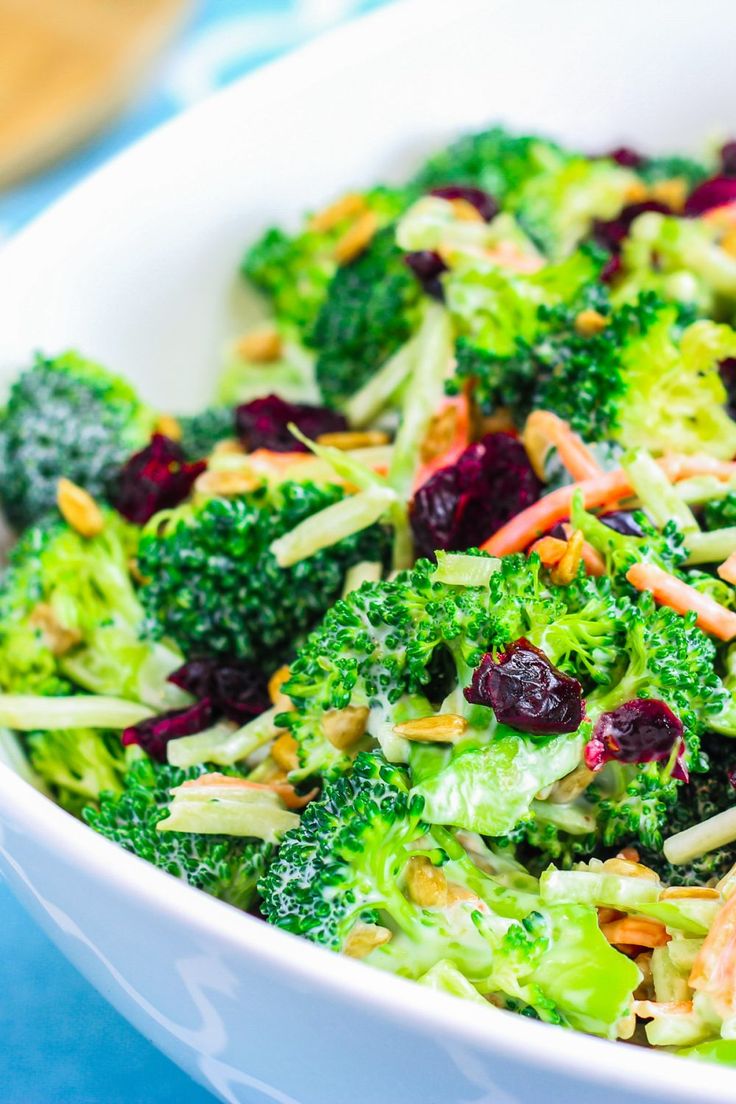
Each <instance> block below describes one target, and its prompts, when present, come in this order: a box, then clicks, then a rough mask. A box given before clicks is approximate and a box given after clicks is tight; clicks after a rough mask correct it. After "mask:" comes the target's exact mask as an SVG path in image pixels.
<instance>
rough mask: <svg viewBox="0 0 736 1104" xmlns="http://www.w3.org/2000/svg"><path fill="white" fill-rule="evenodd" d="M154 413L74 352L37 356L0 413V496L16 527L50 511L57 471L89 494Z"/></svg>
mask: <svg viewBox="0 0 736 1104" xmlns="http://www.w3.org/2000/svg"><path fill="white" fill-rule="evenodd" d="M154 421H155V415H154V414H153V411H152V410H150V408H149V407H148V406H146V405H145V404H144V403H143V402H141V400H140V399H139V398H138V396H137V395H136V393H135V391H134V390H133V388H132V387H131V386H130V384H128V383H126V382H125V381H124V380H122V379H120V378H119V377H117V376H114V375H112V374H110V373H109V372H107V371H106V370H105V369H104V368H102V367H100V366H99V365H98V364H94V363H92V362H91V361H88V360H84V359H83V358H82V357H81V356H79V355H78V354H77V353H65V354H64V355H63V356H59V357H56V358H55V359H53V360H49V359H45V358H43V357H38V358H37V360H36V362H35V364H34V365H33V366H32V367H31V368H29V369H28V370H27V371H25V372H23V373H22V374H21V375H20V377H19V378H18V379H17V380H16V382H15V383H14V384H13V387H12V388H11V391H10V397H9V399H8V404H7V406H6V408H5V410H4V412H3V413H2V415H0V500H1V501H2V505H3V509H4V510H5V513H6V514H7V516H8V519H9V520H10V522H11V524H12V525H14V526H15V527H16V528H18V529H20V528H23V527H24V526H26V525H30V524H31V523H32V522H34V521H36V520H37V519H39V518H40V517H41V516H42V515H43V514H45V513H47V512H48V511H50V510H53V509H54V507H55V505H56V485H57V482H58V480H59V478H60V477H61V476H66V478H67V479H70V480H71V481H72V482H73V483H77V484H78V485H79V486H81V487H85V488H86V489H87V490H88V491H89V492H90V494H92V495H93V496H94V497H96V498H101V499H104V498H106V497H107V495H108V491H109V488H110V481H111V479H112V477H113V475H114V474H115V472H116V470H117V468H118V467H119V466H120V465H121V464H122V463H123V462H124V461H125V459H126V458H127V457H128V456H129V455H130V453H132V452H135V451H136V450H137V449H139V448H141V447H142V446H143V445H145V443H146V442H147V440H148V438H149V437H150V434H151V432H152V430H153V426H154Z"/></svg>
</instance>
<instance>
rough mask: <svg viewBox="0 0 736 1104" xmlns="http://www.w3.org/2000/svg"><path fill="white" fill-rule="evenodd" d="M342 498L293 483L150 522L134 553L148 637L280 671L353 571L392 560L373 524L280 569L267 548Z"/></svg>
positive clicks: (329, 490)
mask: <svg viewBox="0 0 736 1104" xmlns="http://www.w3.org/2000/svg"><path fill="white" fill-rule="evenodd" d="M342 497H343V492H342V490H341V489H340V488H338V487H317V486H316V485H314V484H312V483H288V482H287V483H282V484H280V485H279V486H278V487H275V488H272V489H268V488H265V487H263V488H259V489H257V490H255V491H252V492H250V493H249V494H246V495H243V496H240V497H233V498H226V499H220V498H210V499H206V500H204V501H201V502H197V503H194V504H187V505H185V506H182V507H180V508H178V509H177V510H175V511H170V512H168V511H167V513H166V514H165V515H163V518H161V517H154V518H152V519H151V522H150V523H149V525H148V527H147V529H146V530H145V532H144V534H143V537H142V540H141V544H140V549H139V553H138V563H139V568H140V571H141V573H142V575H143V576H144V578H145V582H144V584H143V587H142V589H141V599H142V602H143V605H144V607H145V609H146V613H147V625H148V628H149V630H150V632H151V633H152V634H153V635H154V636H155V637H162V636H164V637H167V638H171V639H172V640H174V641H175V642H176V643H177V644H178V645H179V647H180V648H181V649H182V650H183V651H184V653H185V654H187V655H196V654H202V653H204V654H208V655H224V656H230V657H232V656H239V657H240V658H243V659H253V660H258V661H259V662H261V663H262V664H263V666H264V667H265V668H267V667H268V665H269V664H271V665H272V666H273V667H276V666H278V664H279V663H280V662H282V661H283V660H284V659H285V658H286V657H287V656H288V655H289V654H290V653H291V651H292V650H293V648H294V647H295V646H296V644H297V643H298V640H299V638H300V637H301V636H302V635H303V634H304V633H306V632H307V631H308V630H309V629H311V628H312V626H313V625H314V623H315V621H316V620H317V619H318V618H319V617H320V616H322V614H324V612H325V611H326V610H327V608H328V607H329V606H330V605H331V603H332V602H333V601H334V600H335V599H336V598H337V597H338V595H339V594H340V592H341V590H342V586H343V581H344V577H345V572H346V571H347V569H348V568H349V567H351V566H352V565H353V564H355V563H359V562H360V561H362V560H370V561H374V562H375V561H383V560H384V558H385V556H386V555H387V546H388V535H387V533H386V531H385V530H384V529H382V528H381V527H379V526H372V527H370V528H368V529H365V530H363V531H361V532H359V533H356V534H354V535H353V536H350V537H346V538H345V539H344V540H341V541H339V542H338V543H337V544H334V545H332V546H331V547H328V548H325V549H323V550H322V551H320V552H317V553H316V554H315V555H314V556H311V557H310V558H309V559H306V560H302V561H300V562H299V563H297V564H294V566H293V567H289V568H281V567H279V566H278V564H277V562H276V560H275V558H274V556H273V554H272V553H271V551H270V545H271V543H272V542H273V541H274V540H275V539H276V538H277V537H280V536H282V535H283V534H284V533H288V532H290V531H291V530H292V529H293V528H294V527H295V526H296V525H298V524H299V523H300V522H302V521H303V520H304V519H305V518H308V517H310V516H311V515H312V514H315V513H317V512H318V511H319V510H323V509H325V508H326V507H327V506H329V505H331V504H332V503H335V502H338V501H340V499H341V498H342ZM162 520H163V522H164V523H163V524H161V522H162Z"/></svg>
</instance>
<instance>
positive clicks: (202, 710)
mask: <svg viewBox="0 0 736 1104" xmlns="http://www.w3.org/2000/svg"><path fill="white" fill-rule="evenodd" d="M216 716H217V713H216V710H215V709H214V707H213V705H212V702H211V701H210V699H209V698H204V699H203V700H202V701H199V702H195V703H194V705H189V706H187V708H186V709H171V710H169V712H168V713H160V714H159V715H158V716H157V717H149V718H148V720H146V721H141V722H140V723H139V724H137V725H132V726H131V727H130V728H126V729H124V730H123V734H122V736H121V740H122V743H123V746H124V747H128V746H129V745H130V744H138V746H139V747H142V748H143V750H144V751H145V752H147V753H148V755H150V756H151V758H152V759H155V760H156V761H157V762H159V763H165V762H166V746H167V744H168V742H169V740H177V739H178V738H179V737H180V736H193V735H194V734H195V733H196V732H202V731H203V729H205V728H208V727H209V725H211V724H213V723H214V721H215V719H216Z"/></svg>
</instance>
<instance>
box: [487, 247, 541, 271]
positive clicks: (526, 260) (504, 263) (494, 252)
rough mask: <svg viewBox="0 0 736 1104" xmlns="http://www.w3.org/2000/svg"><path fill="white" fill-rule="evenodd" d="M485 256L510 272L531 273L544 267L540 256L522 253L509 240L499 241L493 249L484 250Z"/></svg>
mask: <svg viewBox="0 0 736 1104" xmlns="http://www.w3.org/2000/svg"><path fill="white" fill-rule="evenodd" d="M485 257H486V258H487V260H489V261H492V262H493V264H497V265H498V266H499V268H508V269H509V270H510V271H511V272H523V273H532V272H538V271H539V269H540V268H543V267H544V261H543V260H542V258H541V257H534V256H532V255H531V254H529V253H522V252H521V250H520V249H517V247H516V246H515V245H513V244H512V243H511V242H499V243H498V245H497V246H496V247H495V249H487V250H486V251H485Z"/></svg>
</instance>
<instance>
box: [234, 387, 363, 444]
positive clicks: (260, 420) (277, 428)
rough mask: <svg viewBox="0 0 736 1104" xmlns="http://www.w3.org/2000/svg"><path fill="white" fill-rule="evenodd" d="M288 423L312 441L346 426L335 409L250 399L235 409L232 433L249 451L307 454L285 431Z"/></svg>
mask: <svg viewBox="0 0 736 1104" xmlns="http://www.w3.org/2000/svg"><path fill="white" fill-rule="evenodd" d="M291 422H293V423H294V425H295V426H296V427H297V428H298V429H300V430H301V431H302V433H303V434H304V435H305V437H309V438H311V439H312V440H314V439H315V438H316V437H319V435H320V434H321V433H339V432H341V431H342V430H345V429H347V426H348V423H347V421H346V419H345V416H344V415H343V414H338V412H337V411H336V410H329V409H328V408H327V407H325V406H309V405H308V404H307V403H288V402H285V401H284V400H283V399H280V398H279V396H278V395H267V396H266V397H265V398H263V399H254V400H253V401H252V402H248V403H243V404H242V405H241V406H238V407H237V408H236V410H235V430H236V433H237V435H238V437H239V438H240V440H241V441H242V443H243V445H244V446H245V448H246V449H248V451H249V452H253V451H254V450H255V449H259V448H264V449H270V450H271V451H272V452H307V451H308V449H307V446H306V445H303V444H302V443H301V441H297V439H296V437H294V436H293V435H292V434H291V432H290V430H289V428H288V427H289V424H290V423H291Z"/></svg>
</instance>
